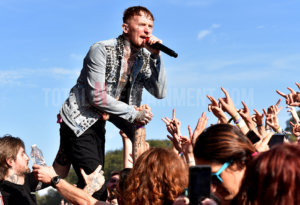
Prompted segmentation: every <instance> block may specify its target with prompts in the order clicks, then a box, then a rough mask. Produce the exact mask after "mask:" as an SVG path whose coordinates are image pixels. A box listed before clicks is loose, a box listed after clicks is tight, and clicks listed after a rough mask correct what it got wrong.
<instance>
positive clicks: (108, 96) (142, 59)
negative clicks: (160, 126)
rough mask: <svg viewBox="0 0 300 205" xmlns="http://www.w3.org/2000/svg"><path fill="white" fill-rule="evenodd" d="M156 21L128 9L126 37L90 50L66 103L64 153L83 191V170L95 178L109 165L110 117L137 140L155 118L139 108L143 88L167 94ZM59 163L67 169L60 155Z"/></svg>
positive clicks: (144, 10)
mask: <svg viewBox="0 0 300 205" xmlns="http://www.w3.org/2000/svg"><path fill="white" fill-rule="evenodd" d="M153 21H154V18H153V15H152V13H151V12H150V11H149V10H148V9H147V8H145V7H142V6H134V7H130V8H128V9H126V10H125V11H124V16H123V24H122V29H123V34H122V35H120V36H119V37H118V38H116V39H110V40H106V41H100V42H97V43H95V44H94V45H92V46H91V48H90V50H89V52H88V53H87V55H86V57H85V59H84V62H83V68H82V70H81V74H80V76H79V78H78V80H77V83H76V85H75V86H74V87H73V88H72V89H71V91H70V94H69V97H68V99H67V100H66V101H65V103H64V104H63V105H62V108H61V110H60V116H61V120H60V122H61V124H60V136H61V147H60V149H61V150H60V151H62V152H65V153H66V155H67V157H68V158H69V159H70V160H71V163H72V165H73V167H74V169H75V171H76V173H77V176H78V178H79V182H78V187H80V188H82V187H84V181H83V178H82V177H81V174H80V170H79V169H80V168H83V169H84V171H85V172H86V173H87V174H90V173H91V172H93V171H94V170H95V169H96V168H97V167H98V165H99V164H101V165H103V164H104V143H105V118H106V117H107V114H108V115H109V120H110V121H111V122H112V123H114V124H115V125H116V126H117V127H118V128H120V129H121V130H122V131H123V132H125V133H126V134H127V136H129V138H131V139H132V138H133V136H134V132H135V129H137V128H139V127H140V126H143V125H145V124H147V123H148V122H149V121H150V120H151V119H152V113H151V111H150V109H148V108H149V107H148V106H143V108H141V109H136V107H135V106H137V107H139V106H140V105H141V100H142V91H143V88H146V89H147V90H148V92H150V93H151V94H152V95H153V96H155V97H156V98H159V99H161V98H164V97H165V96H166V72H165V69H164V66H163V62H162V58H161V56H160V51H159V50H156V49H152V48H150V45H152V44H154V43H156V42H160V43H161V40H159V39H158V38H157V37H155V36H153V35H152V30H153ZM146 38H147V40H146ZM104 116H105V117H104ZM55 163H58V164H60V165H62V166H64V161H63V160H61V158H60V156H59V155H58V156H57V157H56V159H55ZM94 196H95V197H96V198H98V199H101V198H99V197H98V196H97V195H94Z"/></svg>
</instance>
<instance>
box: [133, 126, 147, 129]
mask: <svg viewBox="0 0 300 205" xmlns="http://www.w3.org/2000/svg"><path fill="white" fill-rule="evenodd" d="M140 128H145V126H144V125H141V126H136V127H135V129H140Z"/></svg>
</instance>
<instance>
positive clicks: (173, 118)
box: [172, 109, 175, 120]
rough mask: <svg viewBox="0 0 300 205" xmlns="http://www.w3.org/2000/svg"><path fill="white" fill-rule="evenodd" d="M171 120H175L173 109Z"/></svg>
mask: <svg viewBox="0 0 300 205" xmlns="http://www.w3.org/2000/svg"><path fill="white" fill-rule="evenodd" d="M172 120H175V109H173V112H172Z"/></svg>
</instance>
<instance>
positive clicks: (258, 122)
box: [252, 109, 265, 127]
mask: <svg viewBox="0 0 300 205" xmlns="http://www.w3.org/2000/svg"><path fill="white" fill-rule="evenodd" d="M253 111H254V112H255V114H254V115H253V117H252V120H253V121H254V122H255V123H256V125H257V126H258V127H259V126H262V125H263V122H264V116H265V113H262V114H260V113H259V112H258V111H257V110H255V109H254V110H253Z"/></svg>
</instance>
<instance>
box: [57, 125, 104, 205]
mask: <svg viewBox="0 0 300 205" xmlns="http://www.w3.org/2000/svg"><path fill="white" fill-rule="evenodd" d="M60 138H61V146H62V148H63V150H64V151H65V153H66V155H67V157H68V158H69V159H70V161H71V163H72V166H73V168H74V170H75V172H76V174H77V177H78V182H77V187H78V188H83V187H84V186H85V182H84V179H83V177H82V175H81V173H80V168H82V169H83V170H84V171H85V173H87V174H90V173H92V172H93V171H94V170H95V169H96V168H97V167H98V166H99V164H101V165H102V169H104V156H105V147H104V145H105V121H103V120H98V121H97V122H96V123H95V124H94V125H93V126H91V127H90V128H89V129H88V130H86V131H85V132H84V133H83V134H82V135H80V136H79V137H77V136H76V135H75V134H74V132H73V131H72V130H71V129H70V128H69V127H68V126H67V125H66V124H65V123H64V122H62V123H61V124H60ZM104 192H106V189H105V186H103V187H102V189H100V190H99V191H98V192H95V194H94V195H93V197H95V198H97V199H98V200H105V199H106V194H105V193H104Z"/></svg>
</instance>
